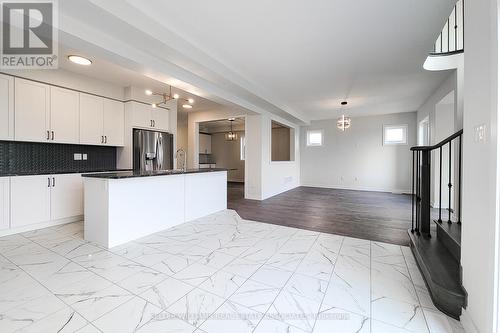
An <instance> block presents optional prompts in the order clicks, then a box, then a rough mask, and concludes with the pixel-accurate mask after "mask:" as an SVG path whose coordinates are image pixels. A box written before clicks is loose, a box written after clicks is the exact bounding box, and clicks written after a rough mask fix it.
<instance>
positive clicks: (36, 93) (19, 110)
mask: <svg viewBox="0 0 500 333" xmlns="http://www.w3.org/2000/svg"><path fill="white" fill-rule="evenodd" d="M14 81H15V102H14V104H15V132H14V133H15V139H16V140H17V141H36V142H44V141H49V140H50V131H49V129H48V128H49V127H50V124H49V114H50V112H49V109H50V89H49V86H48V85H46V84H43V83H38V82H33V81H29V80H23V79H18V78H16V79H15V80H14Z"/></svg>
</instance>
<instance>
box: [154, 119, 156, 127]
mask: <svg viewBox="0 0 500 333" xmlns="http://www.w3.org/2000/svg"><path fill="white" fill-rule="evenodd" d="M153 127H156V120H154V119H153Z"/></svg>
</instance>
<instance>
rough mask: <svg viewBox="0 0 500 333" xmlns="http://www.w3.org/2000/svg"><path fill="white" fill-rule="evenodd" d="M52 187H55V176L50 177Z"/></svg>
mask: <svg viewBox="0 0 500 333" xmlns="http://www.w3.org/2000/svg"><path fill="white" fill-rule="evenodd" d="M52 187H56V178H55V177H52Z"/></svg>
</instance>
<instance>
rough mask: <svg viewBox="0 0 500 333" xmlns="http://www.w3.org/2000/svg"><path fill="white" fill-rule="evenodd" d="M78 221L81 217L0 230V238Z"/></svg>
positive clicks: (81, 219)
mask: <svg viewBox="0 0 500 333" xmlns="http://www.w3.org/2000/svg"><path fill="white" fill-rule="evenodd" d="M78 221H83V215H80V216H74V217H69V218H66V219H60V220H53V221H47V222H42V223H36V224H30V225H25V226H22V227H17V228H10V229H5V230H0V237H3V236H9V235H14V234H19V233H22V232H27V231H32V230H37V229H43V228H49V227H54V226H56V225H61V224H66V223H72V222H78Z"/></svg>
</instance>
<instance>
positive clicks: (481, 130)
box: [474, 124, 486, 143]
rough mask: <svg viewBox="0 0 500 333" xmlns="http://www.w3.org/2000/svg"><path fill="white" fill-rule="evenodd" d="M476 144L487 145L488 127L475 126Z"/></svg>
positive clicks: (482, 125)
mask: <svg viewBox="0 0 500 333" xmlns="http://www.w3.org/2000/svg"><path fill="white" fill-rule="evenodd" d="M474 142H477V143H486V125H485V124H481V125H477V126H474Z"/></svg>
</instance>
